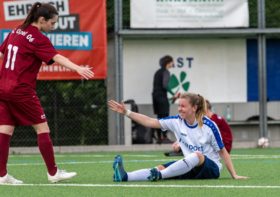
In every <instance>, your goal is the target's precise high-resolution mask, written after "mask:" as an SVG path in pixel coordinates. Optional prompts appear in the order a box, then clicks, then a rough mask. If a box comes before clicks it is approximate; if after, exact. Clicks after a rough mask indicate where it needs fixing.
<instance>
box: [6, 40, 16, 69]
mask: <svg viewBox="0 0 280 197" xmlns="http://www.w3.org/2000/svg"><path fill="white" fill-rule="evenodd" d="M17 52H18V47H17V46H13V45H11V44H9V45H8V57H7V61H6V65H5V68H6V69H9V68H11V70H14V69H15V61H16V56H17ZM11 57H12V59H11Z"/></svg>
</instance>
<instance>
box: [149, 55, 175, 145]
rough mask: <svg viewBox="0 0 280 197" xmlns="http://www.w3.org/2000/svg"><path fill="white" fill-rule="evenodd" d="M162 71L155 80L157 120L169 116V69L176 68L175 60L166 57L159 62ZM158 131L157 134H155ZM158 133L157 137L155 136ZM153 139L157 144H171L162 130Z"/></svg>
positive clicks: (157, 73)
mask: <svg viewBox="0 0 280 197" xmlns="http://www.w3.org/2000/svg"><path fill="white" fill-rule="evenodd" d="M159 64H160V69H158V70H157V71H156V73H155V75H154V79H153V93H152V99H153V110H154V114H156V115H157V118H158V119H160V118H164V117H167V116H169V108H170V105H169V101H168V98H167V88H168V82H169V78H170V72H169V69H170V68H172V67H173V66H174V62H173V58H172V57H171V56H170V55H165V56H163V57H162V58H160V60H159ZM155 131H156V132H155ZM155 133H156V136H155ZM153 137H154V138H156V137H157V138H156V139H157V143H158V144H161V143H166V142H169V143H170V140H168V138H167V134H166V132H164V133H163V132H162V131H161V130H160V129H155V130H154V132H153Z"/></svg>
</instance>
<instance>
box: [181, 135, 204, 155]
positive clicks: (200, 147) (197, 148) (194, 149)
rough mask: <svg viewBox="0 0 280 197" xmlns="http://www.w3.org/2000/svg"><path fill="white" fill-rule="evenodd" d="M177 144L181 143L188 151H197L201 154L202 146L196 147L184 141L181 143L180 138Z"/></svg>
mask: <svg viewBox="0 0 280 197" xmlns="http://www.w3.org/2000/svg"><path fill="white" fill-rule="evenodd" d="M179 142H181V143H182V144H184V145H185V146H186V147H187V148H188V149H189V150H191V151H199V152H203V150H204V149H203V146H196V145H192V144H188V143H186V142H185V141H183V140H182V139H181V138H180V139H179Z"/></svg>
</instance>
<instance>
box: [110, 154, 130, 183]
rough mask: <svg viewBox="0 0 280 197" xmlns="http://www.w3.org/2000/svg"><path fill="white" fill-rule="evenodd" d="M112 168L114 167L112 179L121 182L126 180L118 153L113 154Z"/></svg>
mask: <svg viewBox="0 0 280 197" xmlns="http://www.w3.org/2000/svg"><path fill="white" fill-rule="evenodd" d="M113 169H114V176H113V181H115V182H122V181H126V180H127V173H126V171H125V170H124V168H123V161H122V156H120V155H117V156H115V160H114V163H113Z"/></svg>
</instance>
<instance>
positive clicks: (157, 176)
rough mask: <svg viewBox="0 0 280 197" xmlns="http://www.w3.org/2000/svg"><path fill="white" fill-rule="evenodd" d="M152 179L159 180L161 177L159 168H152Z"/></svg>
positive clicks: (150, 177)
mask: <svg viewBox="0 0 280 197" xmlns="http://www.w3.org/2000/svg"><path fill="white" fill-rule="evenodd" d="M148 179H149V180H150V181H158V180H160V179H161V173H160V171H159V170H158V169H157V168H152V169H151V170H150V176H148Z"/></svg>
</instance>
